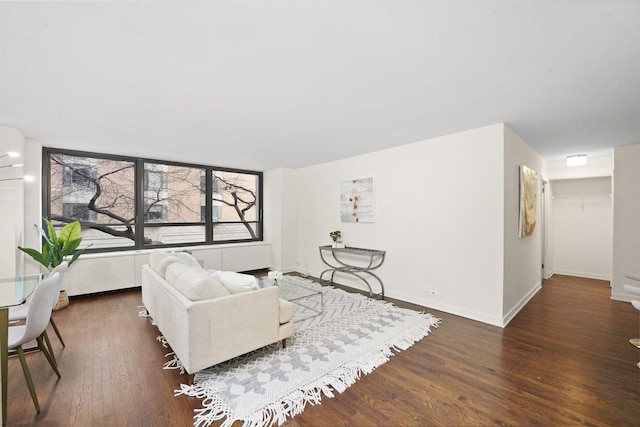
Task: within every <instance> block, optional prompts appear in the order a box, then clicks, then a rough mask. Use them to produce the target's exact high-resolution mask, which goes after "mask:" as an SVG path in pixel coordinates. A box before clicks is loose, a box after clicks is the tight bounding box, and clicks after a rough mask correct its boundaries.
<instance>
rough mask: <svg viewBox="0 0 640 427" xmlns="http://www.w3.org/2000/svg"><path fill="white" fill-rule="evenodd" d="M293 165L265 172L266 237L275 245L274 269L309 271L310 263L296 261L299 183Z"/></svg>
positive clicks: (272, 245) (265, 238)
mask: <svg viewBox="0 0 640 427" xmlns="http://www.w3.org/2000/svg"><path fill="white" fill-rule="evenodd" d="M294 173H295V172H294V171H293V170H292V169H283V168H281V169H274V170H271V171H267V172H265V173H264V175H263V179H264V183H263V186H264V187H263V189H264V212H265V215H266V217H265V218H264V240H265V242H269V243H270V244H271V247H272V248H273V254H272V256H273V259H272V262H271V266H272V268H273V269H274V270H281V271H298V272H300V273H306V272H307V271H308V266H306V265H302V264H296V247H297V240H296V226H295V224H296V206H297V200H296V185H297V181H296V179H295V175H294Z"/></svg>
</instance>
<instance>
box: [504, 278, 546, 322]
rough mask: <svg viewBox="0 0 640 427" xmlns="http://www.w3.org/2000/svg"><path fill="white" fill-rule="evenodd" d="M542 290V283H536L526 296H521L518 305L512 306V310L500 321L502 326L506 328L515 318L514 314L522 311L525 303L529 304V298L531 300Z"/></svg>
mask: <svg viewBox="0 0 640 427" xmlns="http://www.w3.org/2000/svg"><path fill="white" fill-rule="evenodd" d="M540 289H542V282H538V283H536V285H535V286H534V287H533V288H532V289H531V290H530V291H529V292H527V294H526V295H525V296H523V297H522V298H521V299H520V301H518V303H517V304H516V305H515V306H513V308H512V309H511V310H509V312H508V313H507V314H506V316H504V318H503V319H502V323H503V325H504V326H507V325H508V324H509V322H511V321H512V320H513V318H514V317H516V314H518V313H519V312H520V310H522V308H523V307H524V306H525V305H527V303H528V302H529V300H530V299H531V298H533V296H534V295H535V294H536V293H538V291H539V290H540Z"/></svg>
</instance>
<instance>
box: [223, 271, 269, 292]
mask: <svg viewBox="0 0 640 427" xmlns="http://www.w3.org/2000/svg"><path fill="white" fill-rule="evenodd" d="M212 276H213V277H215V278H216V279H218V280H220V282H222V284H223V285H224V287H225V288H227V290H228V291H229V292H231V293H232V294H237V293H240V292H248V291H253V290H256V289H260V286H259V285H258V279H256V278H255V277H253V276H251V275H250V274H242V273H236V272H235V271H220V270H218V271H216V272H214V273H213V274H212Z"/></svg>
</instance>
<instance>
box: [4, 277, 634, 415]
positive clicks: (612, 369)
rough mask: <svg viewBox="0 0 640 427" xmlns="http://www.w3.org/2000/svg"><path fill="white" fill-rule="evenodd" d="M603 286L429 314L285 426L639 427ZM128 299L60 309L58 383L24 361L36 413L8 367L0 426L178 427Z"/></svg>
mask: <svg viewBox="0 0 640 427" xmlns="http://www.w3.org/2000/svg"><path fill="white" fill-rule="evenodd" d="M609 295H610V288H609V286H608V283H607V282H603V281H599V280H591V279H581V278H574V277H568V276H554V277H553V278H552V279H551V280H547V281H544V282H543V286H542V290H541V291H539V292H538V293H537V294H536V295H535V296H534V297H533V298H532V300H531V301H530V302H529V303H528V304H527V305H526V306H525V307H524V308H523V309H522V311H521V312H520V313H519V314H518V315H517V316H516V317H515V318H514V319H513V320H512V322H511V323H510V324H509V325H508V326H507V327H506V328H504V329H503V328H498V327H494V326H491V325H486V324H483V323H479V322H475V321H472V320H468V319H465V318H461V317H458V316H455V315H452V314H448V313H442V312H438V311H435V310H431V309H428V308H424V307H419V306H415V305H412V304H407V303H403V302H400V301H396V303H397V304H398V305H400V306H403V307H407V308H413V309H418V310H424V311H428V312H431V313H432V314H434V315H435V316H437V317H440V318H441V319H442V324H441V325H440V327H438V328H435V329H434V330H433V331H432V333H431V335H430V336H428V337H427V338H425V339H423V340H421V341H419V342H418V343H416V344H415V345H414V346H413V347H411V348H409V349H408V350H407V351H404V352H400V353H398V354H396V355H394V356H393V357H392V358H391V360H390V361H389V362H388V363H386V364H384V365H382V366H381V367H379V368H378V369H376V370H375V371H374V372H373V373H371V374H369V375H364V376H363V377H362V378H361V379H360V380H359V381H358V382H357V383H356V384H354V385H353V386H352V387H350V388H349V389H347V390H346V391H345V392H344V393H342V394H338V393H337V394H336V397H335V398H333V399H329V398H323V400H322V404H321V405H318V406H311V405H310V406H308V407H307V409H306V410H305V411H304V412H303V413H302V414H301V415H299V416H297V417H295V418H293V419H291V420H289V421H287V422H286V424H285V425H288V426H305V427H306V426H354V425H357V426H394V425H403V426H425V425H433V426H458V425H521V426H530V425H545V426H546V425H563V426H564V425H595V426H613V425H616V426H638V425H640V395H639V394H640V393H639V391H640V387H639V386H640V370H639V369H638V368H637V367H636V363H637V362H638V360H639V359H640V350H638V349H637V348H634V347H633V346H631V345H629V343H628V339H629V338H632V337H638V336H640V331H639V325H640V324H639V319H640V315H639V313H638V311H637V310H635V309H634V308H633V307H632V306H631V304H629V303H625V302H620V301H612V300H611V299H610V296H609ZM140 305H141V298H140V290H139V289H132V290H126V291H122V292H114V293H106V294H100V295H94V296H87V297H77V298H72V299H71V304H70V306H69V307H67V308H65V309H64V310H61V311H58V312H55V313H54V316H55V319H56V323H57V324H58V326H59V327H60V330H61V332H62V334H63V337H64V339H65V342H66V343H67V347H66V348H62V346H61V345H60V343H59V341H58V340H57V337H55V335H54V333H53V331H50V335H51V340H52V343H53V346H54V352H55V355H56V357H57V359H58V364H59V369H60V372H61V374H62V379H60V380H58V379H57V377H56V376H55V374H54V373H53V371H52V370H51V367H50V366H49V365H48V363H47V362H46V360H45V358H44V357H43V355H42V354H39V353H31V354H28V355H27V362H28V363H29V367H30V368H31V370H32V374H33V377H34V384H35V387H36V390H37V393H38V398H39V399H40V405H41V407H42V413H41V414H39V415H37V414H36V413H35V409H34V407H33V403H32V402H31V398H30V396H29V392H28V389H27V387H26V383H25V381H24V377H23V375H22V371H21V368H20V364H19V361H18V360H17V358H13V357H12V358H10V360H9V378H8V380H9V385H8V386H9V406H8V421H7V425H9V426H29V425H42V426H83V427H84V426H191V425H193V415H194V412H193V411H194V409H197V408H199V407H200V401H199V400H198V399H195V398H190V397H185V396H178V397H174V396H173V392H174V390H175V389H177V388H179V384H180V383H181V382H184V381H185V377H184V376H183V375H180V374H179V373H178V372H177V371H174V370H163V369H162V365H163V363H164V362H165V361H166V359H165V357H164V355H165V353H167V352H168V350H167V349H165V348H163V347H162V346H161V345H160V343H159V342H158V341H157V340H156V337H157V336H158V334H159V333H158V330H157V328H155V327H154V326H153V325H152V324H151V322H150V320H149V319H148V318H144V317H139V316H138V312H139V311H140V310H141V308H139V307H138V306H140ZM219 424H220V422H217V423H216V424H215V425H219Z"/></svg>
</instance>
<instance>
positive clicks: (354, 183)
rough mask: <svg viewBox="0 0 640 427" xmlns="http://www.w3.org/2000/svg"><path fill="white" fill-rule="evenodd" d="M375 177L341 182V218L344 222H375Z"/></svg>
mask: <svg viewBox="0 0 640 427" xmlns="http://www.w3.org/2000/svg"><path fill="white" fill-rule="evenodd" d="M374 213H375V212H374V182H373V178H364V179H353V180H351V181H342V182H341V183H340V218H341V220H342V222H375V216H374Z"/></svg>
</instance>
